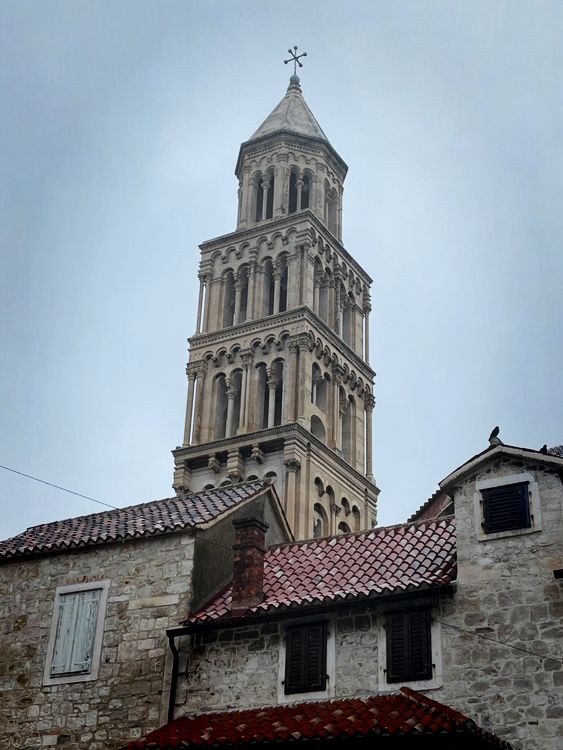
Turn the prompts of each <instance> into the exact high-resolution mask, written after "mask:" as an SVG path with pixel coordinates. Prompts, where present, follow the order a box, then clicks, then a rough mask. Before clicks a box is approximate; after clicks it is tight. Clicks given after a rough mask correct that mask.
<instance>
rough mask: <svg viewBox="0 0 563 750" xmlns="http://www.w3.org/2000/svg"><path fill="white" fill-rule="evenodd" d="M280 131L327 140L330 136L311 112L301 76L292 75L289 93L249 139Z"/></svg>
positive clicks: (327, 141) (252, 139)
mask: <svg viewBox="0 0 563 750" xmlns="http://www.w3.org/2000/svg"><path fill="white" fill-rule="evenodd" d="M279 131H289V132H291V133H298V134H299V135H305V136H308V137H309V138H316V139H317V140H321V141H326V143H329V140H328V138H327V137H326V135H325V134H324V132H323V129H322V128H321V126H320V125H319V123H318V122H317V121H316V119H315V116H314V114H313V113H312V112H311V110H310V109H309V107H308V106H307V103H306V102H305V99H304V98H303V93H302V92H301V86H300V85H299V77H298V76H291V79H290V83H289V87H288V89H287V93H286V95H285V96H284V98H283V99H282V100H281V102H280V103H279V104H278V106H277V107H275V109H274V110H273V111H272V112H271V113H270V114H269V115H268V117H266V119H265V120H264V122H263V123H262V125H260V127H259V128H258V130H257V131H256V132H255V133H253V134H252V135H251V137H250V138H249V141H254V140H257V139H258V138H262V137H264V136H266V135H271V134H272V133H277V132H279Z"/></svg>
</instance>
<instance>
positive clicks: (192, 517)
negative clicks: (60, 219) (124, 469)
mask: <svg viewBox="0 0 563 750" xmlns="http://www.w3.org/2000/svg"><path fill="white" fill-rule="evenodd" d="M269 486H270V483H269V481H268V480H266V481H264V480H262V481H255V482H246V483H243V484H238V485H233V486H230V487H222V488H219V489H216V490H205V491H204V492H199V493H197V494H195V495H187V496H185V497H173V498H167V499H164V500H154V501H152V502H150V503H141V504H139V505H130V506H129V507H127V508H117V509H116V510H107V511H103V512H101V513H92V514H91V515H88V516H78V517H77V518H68V519H66V520H64V521H53V522H52V523H43V524H40V525H39V526H31V527H30V528H29V529H27V530H26V531H24V532H23V533H22V534H18V535H17V536H14V537H12V538H11V539H6V540H5V541H3V542H0V559H2V558H4V559H5V558H12V557H15V556H21V555H29V554H37V553H49V552H55V551H58V550H64V549H68V548H71V547H78V546H85V545H92V544H104V543H107V542H115V541H118V540H120V539H129V538H132V537H140V536H150V535H153V534H160V533H162V532H165V531H180V530H181V529H186V528H190V527H194V526H198V525H200V524H204V523H206V522H208V521H211V520H213V519H214V518H217V517H218V516H220V515H221V514H222V513H224V512H225V511H227V510H228V509H229V508H232V507H233V506H234V505H237V504H238V503H241V502H243V501H244V500H248V499H249V498H251V497H254V496H256V495H257V494H259V493H261V492H263V491H264V489H265V488H266V487H269Z"/></svg>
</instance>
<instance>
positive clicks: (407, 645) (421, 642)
mask: <svg viewBox="0 0 563 750" xmlns="http://www.w3.org/2000/svg"><path fill="white" fill-rule="evenodd" d="M386 630H387V682H408V681H412V680H430V679H432V661H431V653H432V651H431V643H430V610H429V609H418V610H413V611H412V612H393V613H392V614H389V615H388V616H387V623H386Z"/></svg>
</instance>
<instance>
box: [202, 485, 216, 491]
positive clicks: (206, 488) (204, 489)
mask: <svg viewBox="0 0 563 750" xmlns="http://www.w3.org/2000/svg"><path fill="white" fill-rule="evenodd" d="M214 489H215V485H213V484H206V485H205V487H204V488H203V490H202V492H205V491H206V490H214Z"/></svg>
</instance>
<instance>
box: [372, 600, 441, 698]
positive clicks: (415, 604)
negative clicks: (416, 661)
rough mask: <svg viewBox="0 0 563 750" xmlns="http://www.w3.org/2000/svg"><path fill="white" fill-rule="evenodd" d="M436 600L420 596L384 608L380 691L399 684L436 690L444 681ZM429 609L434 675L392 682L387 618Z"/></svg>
mask: <svg viewBox="0 0 563 750" xmlns="http://www.w3.org/2000/svg"><path fill="white" fill-rule="evenodd" d="M438 606H439V605H438V602H437V601H435V600H432V601H429V600H428V599H424V598H422V597H417V598H415V599H412V600H410V601H407V600H405V601H403V602H402V603H401V604H388V605H387V606H385V607H384V608H383V609H382V610H381V611H380V616H379V617H378V643H377V653H378V686H377V690H378V692H380V693H390V692H395V691H396V690H397V689H398V687H399V686H402V685H406V686H408V687H410V688H412V689H413V690H436V689H438V688H441V687H442V685H443V666H442V629H441V625H440V621H439V619H438V618H437V617H436V616H435V610H436V608H437V607H438ZM421 610H426V611H427V612H428V619H429V631H428V632H429V639H430V643H429V658H430V664H431V665H432V676H431V677H429V678H428V679H405V680H400V681H393V682H388V679H387V674H388V672H387V651H388V645H387V644H388V627H387V620H388V617H389V616H390V615H394V614H395V615H396V614H401V613H405V612H406V613H408V612H414V611H421Z"/></svg>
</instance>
